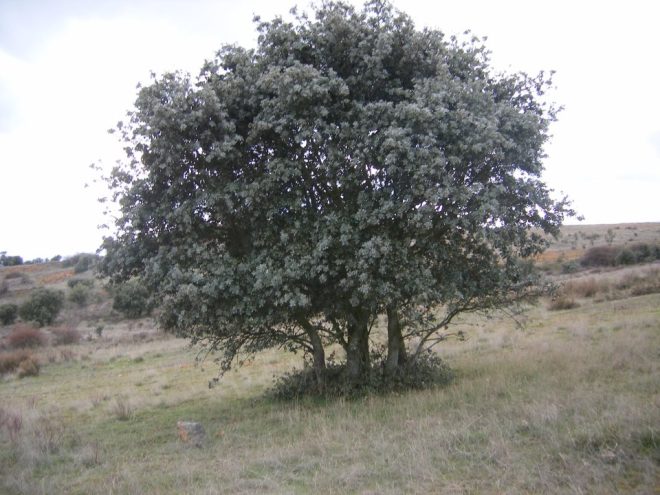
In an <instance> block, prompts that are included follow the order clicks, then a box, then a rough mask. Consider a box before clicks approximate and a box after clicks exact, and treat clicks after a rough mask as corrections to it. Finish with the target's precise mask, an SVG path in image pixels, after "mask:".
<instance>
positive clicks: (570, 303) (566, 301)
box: [548, 294, 580, 311]
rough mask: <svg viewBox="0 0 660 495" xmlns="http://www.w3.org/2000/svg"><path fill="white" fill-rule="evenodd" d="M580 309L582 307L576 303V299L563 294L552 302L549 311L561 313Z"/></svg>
mask: <svg viewBox="0 0 660 495" xmlns="http://www.w3.org/2000/svg"><path fill="white" fill-rule="evenodd" d="M578 307H580V305H579V304H578V303H577V302H576V301H575V299H573V298H572V297H568V296H566V295H563V294H561V295H559V296H557V297H555V298H553V299H552V301H550V305H549V306H548V309H549V310H551V311H561V310H565V309H573V308H578Z"/></svg>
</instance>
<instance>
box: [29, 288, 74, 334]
mask: <svg viewBox="0 0 660 495" xmlns="http://www.w3.org/2000/svg"><path fill="white" fill-rule="evenodd" d="M63 305H64V292H62V291H61V290H53V289H43V288H42V289H37V290H35V291H34V292H33V293H32V295H31V296H30V299H29V300H28V301H27V302H25V303H23V304H22V305H21V307H20V308H19V310H18V314H19V315H20V317H21V318H22V319H23V320H25V321H35V322H37V323H38V324H39V325H41V326H43V325H50V324H51V323H53V321H54V320H55V318H57V315H58V314H59V313H60V310H61V309H62V306H63Z"/></svg>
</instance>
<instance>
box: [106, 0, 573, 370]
mask: <svg viewBox="0 0 660 495" xmlns="http://www.w3.org/2000/svg"><path fill="white" fill-rule="evenodd" d="M257 23H258V31H259V42H258V47H257V49H256V50H254V51H253V50H245V49H243V48H240V47H234V46H226V47H223V48H222V49H221V50H220V51H219V52H218V54H217V56H216V58H215V59H213V60H211V61H208V62H206V63H205V65H204V67H203V68H202V71H201V73H200V75H199V77H198V78H197V79H196V80H194V81H193V80H191V78H190V77H189V76H188V75H185V74H181V73H171V74H165V75H163V76H162V77H160V78H156V77H154V79H153V81H152V83H151V84H150V85H148V86H145V87H142V88H140V89H139V93H138V97H137V100H136V103H135V110H134V111H133V112H131V113H129V115H128V120H127V121H125V122H124V123H120V124H118V126H117V129H116V130H117V132H118V134H119V135H120V136H121V138H122V139H123V141H124V143H125V147H126V161H125V162H124V163H121V164H120V165H119V166H118V167H117V168H116V169H115V171H114V172H113V174H112V176H111V177H110V179H109V185H110V187H111V188H112V189H113V190H114V192H115V198H116V199H118V200H119V207H120V211H121V216H120V217H119V219H118V220H117V223H116V229H117V230H116V234H115V235H114V236H113V237H111V238H108V239H107V240H106V241H105V244H104V247H105V249H106V251H107V256H106V258H105V259H104V261H103V263H102V270H103V271H104V272H105V273H106V274H107V275H109V276H111V277H112V279H113V280H114V281H115V282H121V281H124V280H129V279H131V278H132V277H135V276H139V277H140V279H141V280H142V281H143V282H142V283H144V284H145V286H147V287H149V289H150V290H151V291H153V293H154V294H157V296H158V297H159V299H160V300H161V301H162V305H163V308H162V316H161V320H162V323H163V324H164V326H166V327H168V328H170V329H172V330H174V331H177V332H180V333H183V334H186V335H190V336H192V337H193V339H194V340H203V341H207V342H208V343H209V345H210V346H211V347H212V348H213V349H217V348H219V347H221V348H222V349H223V350H224V352H225V361H224V362H223V366H224V367H227V366H229V365H230V364H231V362H232V360H233V359H234V358H236V356H237V353H238V352H240V351H241V350H242V349H243V350H247V351H249V352H256V351H258V350H260V349H263V348H266V347H270V346H277V345H281V346H286V347H288V348H291V349H297V348H298V349H300V348H302V349H309V347H310V345H311V344H310V341H309V336H308V334H306V333H305V332H304V331H302V330H303V327H302V326H301V325H303V324H304V323H309V322H310V321H314V322H316V323H317V324H318V325H319V328H320V329H321V331H322V334H323V336H324V338H325V339H326V341H328V342H335V341H337V342H340V343H342V344H345V342H346V339H345V335H344V333H343V332H345V329H346V328H347V325H348V323H349V322H350V321H353V320H354V319H355V318H354V313H355V312H356V311H358V312H360V315H362V314H369V315H372V316H374V315H376V314H377V313H379V312H381V311H382V310H383V308H385V307H387V306H396V307H399V308H400V310H401V312H402V314H403V315H404V317H405V318H406V320H407V322H408V326H409V329H410V331H409V333H408V336H409V337H412V336H421V337H424V336H426V335H427V334H428V333H429V332H431V333H433V332H434V331H435V330H433V329H434V328H435V326H436V324H437V321H434V319H433V318H432V317H431V316H429V315H430V311H431V308H434V307H437V306H438V305H443V306H444V307H446V308H449V309H448V313H447V315H448V316H447V318H449V321H450V320H451V318H453V315H454V314H456V313H458V312H461V311H472V310H476V309H490V308H496V307H500V306H502V305H506V304H508V303H509V302H511V301H512V300H515V299H516V298H517V297H520V296H521V295H522V294H524V293H525V291H528V290H529V289H530V288H531V287H532V286H533V284H534V279H533V277H531V275H530V274H529V273H524V272H523V271H521V269H520V267H519V265H518V264H517V260H518V258H519V257H521V256H522V257H527V256H531V255H533V254H536V253H538V252H539V251H541V250H542V249H543V248H544V241H543V240H542V237H541V236H538V235H535V234H532V233H531V230H530V229H532V228H538V229H541V230H542V231H545V232H549V233H555V232H557V229H558V227H559V225H560V224H561V222H562V220H563V218H564V216H565V215H570V214H571V213H572V212H571V210H570V208H569V207H568V203H567V202H566V201H560V202H555V201H554V200H552V199H551V196H550V192H549V191H548V189H547V188H546V186H545V185H544V183H543V182H542V180H541V178H540V173H541V171H542V158H543V144H544V143H545V141H546V140H547V138H548V126H549V124H550V123H551V122H552V121H553V120H554V119H555V109H554V108H553V107H552V106H551V105H548V104H546V103H545V102H544V100H543V91H544V88H545V87H546V86H547V85H548V84H550V79H549V78H546V77H545V76H544V75H543V74H541V75H539V76H538V77H536V78H532V77H529V76H527V75H524V74H513V75H499V74H496V73H494V72H493V71H492V70H491V68H490V67H489V60H488V52H487V50H486V49H485V47H484V46H483V45H482V44H481V42H480V41H479V40H476V39H472V40H468V41H459V40H457V39H450V40H445V38H444V37H443V35H442V33H440V32H437V31H429V30H426V31H417V30H415V28H414V25H413V23H412V21H411V20H410V18H408V17H407V16H406V15H404V14H402V13H399V12H396V11H395V10H394V9H393V8H392V6H391V5H389V4H388V3H386V2H380V1H374V2H370V3H367V4H366V5H365V7H364V9H363V10H362V11H357V10H355V9H354V8H353V7H352V6H349V5H346V4H342V3H334V2H327V3H324V4H323V5H322V6H320V7H318V9H317V10H316V12H315V17H314V18H313V19H312V18H308V17H306V16H304V15H299V14H296V17H295V21H294V22H291V23H288V22H284V21H283V20H282V19H279V18H276V19H275V20H273V21H270V22H262V21H257ZM420 307H424V308H428V309H427V310H424V311H419V308H420ZM447 318H445V319H443V318H440V320H441V321H443V322H444V321H446V320H447ZM449 321H446V323H448V322H449ZM441 326H444V325H441ZM307 328H310V326H309V325H308V326H307Z"/></svg>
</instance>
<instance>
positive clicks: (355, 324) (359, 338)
mask: <svg viewBox="0 0 660 495" xmlns="http://www.w3.org/2000/svg"><path fill="white" fill-rule="evenodd" d="M368 371H369V317H368V315H367V314H365V313H363V312H361V311H356V313H355V314H353V315H351V318H350V320H349V321H348V348H347V349H346V374H347V375H348V377H349V379H350V380H351V381H353V382H358V381H360V379H361V378H363V377H364V375H365V374H366V373H367V372H368Z"/></svg>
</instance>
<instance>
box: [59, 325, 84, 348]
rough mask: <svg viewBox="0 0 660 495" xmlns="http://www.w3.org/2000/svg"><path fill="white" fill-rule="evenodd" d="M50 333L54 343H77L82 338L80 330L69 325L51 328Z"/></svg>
mask: <svg viewBox="0 0 660 495" xmlns="http://www.w3.org/2000/svg"><path fill="white" fill-rule="evenodd" d="M51 333H52V334H53V344H54V345H66V344H77V343H78V342H80V339H81V338H82V335H80V332H79V331H78V330H76V329H75V328H71V327H57V328H53V329H51Z"/></svg>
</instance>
